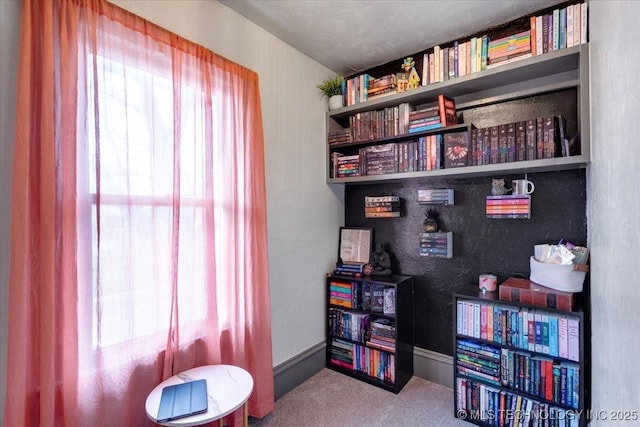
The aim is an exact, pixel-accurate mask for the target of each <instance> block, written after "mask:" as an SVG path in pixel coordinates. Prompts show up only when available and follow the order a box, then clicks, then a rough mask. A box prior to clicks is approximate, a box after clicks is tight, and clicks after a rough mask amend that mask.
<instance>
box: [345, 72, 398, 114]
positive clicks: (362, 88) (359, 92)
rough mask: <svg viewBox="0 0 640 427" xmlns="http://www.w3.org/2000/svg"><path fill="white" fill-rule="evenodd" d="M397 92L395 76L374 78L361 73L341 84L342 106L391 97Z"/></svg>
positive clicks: (396, 78) (388, 75)
mask: <svg viewBox="0 0 640 427" xmlns="http://www.w3.org/2000/svg"><path fill="white" fill-rule="evenodd" d="M397 91H398V77H397V74H387V75H385V76H381V77H378V78H375V77H373V76H372V75H370V74H368V73H363V74H359V75H357V76H353V77H350V78H347V79H345V80H343V83H342V96H343V100H344V105H347V106H349V105H354V104H359V103H361V102H365V101H369V100H373V99H377V98H382V97H384V96H387V95H393V94H394V93H397Z"/></svg>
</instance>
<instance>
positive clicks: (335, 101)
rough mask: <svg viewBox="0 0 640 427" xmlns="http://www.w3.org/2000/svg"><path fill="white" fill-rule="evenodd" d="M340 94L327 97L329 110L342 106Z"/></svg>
mask: <svg viewBox="0 0 640 427" xmlns="http://www.w3.org/2000/svg"><path fill="white" fill-rule="evenodd" d="M342 107H344V105H342V95H333V96H332V97H330V98H329V110H336V109H338V108H342Z"/></svg>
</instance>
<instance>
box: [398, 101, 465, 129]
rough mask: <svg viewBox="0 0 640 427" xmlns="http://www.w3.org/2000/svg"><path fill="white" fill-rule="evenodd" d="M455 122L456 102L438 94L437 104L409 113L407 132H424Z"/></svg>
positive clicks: (456, 119)
mask: <svg viewBox="0 0 640 427" xmlns="http://www.w3.org/2000/svg"><path fill="white" fill-rule="evenodd" d="M457 123H458V116H457V115H456V102H455V101H454V100H453V98H449V97H447V96H445V95H444V94H439V95H438V103H437V105H433V106H430V107H426V108H422V109H420V110H416V111H412V112H410V113H409V133H415V132H424V131H427V130H431V129H438V128H441V127H445V126H452V125H455V124H457Z"/></svg>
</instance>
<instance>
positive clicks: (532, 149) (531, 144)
mask: <svg viewBox="0 0 640 427" xmlns="http://www.w3.org/2000/svg"><path fill="white" fill-rule="evenodd" d="M526 132H527V135H526V138H527V142H526V156H527V157H526V160H535V159H536V158H537V155H536V154H537V151H538V149H537V138H536V136H537V132H536V120H535V119H531V120H527V129H526Z"/></svg>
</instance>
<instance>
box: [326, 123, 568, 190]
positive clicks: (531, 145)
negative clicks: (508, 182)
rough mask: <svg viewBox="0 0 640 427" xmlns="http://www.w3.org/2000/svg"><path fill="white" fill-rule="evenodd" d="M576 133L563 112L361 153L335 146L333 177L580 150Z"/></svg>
mask: <svg viewBox="0 0 640 427" xmlns="http://www.w3.org/2000/svg"><path fill="white" fill-rule="evenodd" d="M469 133H470V135H469ZM576 138H577V135H575V136H574V137H573V138H570V139H569V138H567V134H566V119H565V118H564V117H563V116H547V117H539V118H536V119H530V120H526V121H519V122H514V123H506V124H502V125H496V126H491V127H485V128H474V127H473V126H472V125H471V130H470V131H466V130H465V131H451V132H443V133H438V134H434V135H426V136H421V137H418V138H417V140H413V141H411V140H408V141H402V142H396V143H392V142H391V143H387V144H378V145H372V146H367V147H359V148H358V153H357V154H345V153H340V152H337V151H334V152H332V153H331V162H332V168H331V172H332V177H334V178H345V177H355V176H367V175H386V174H392V173H403V172H415V171H429V170H437V169H447V168H454V167H465V166H476V165H489V164H499V163H510V162H517V161H525V160H536V159H550V158H554V157H560V156H570V155H576V154H579V142H577V140H576Z"/></svg>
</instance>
